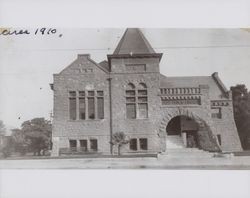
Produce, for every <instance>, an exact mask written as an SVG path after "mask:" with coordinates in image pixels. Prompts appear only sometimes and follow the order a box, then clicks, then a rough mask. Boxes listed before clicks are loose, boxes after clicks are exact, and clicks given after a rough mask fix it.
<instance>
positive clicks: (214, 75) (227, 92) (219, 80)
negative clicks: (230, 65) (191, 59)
mask: <svg viewBox="0 0 250 198" xmlns="http://www.w3.org/2000/svg"><path fill="white" fill-rule="evenodd" d="M212 77H213V79H214V81H215V82H216V83H217V85H218V86H219V88H220V89H221V90H222V91H223V92H224V94H225V95H226V96H227V97H228V96H229V91H228V90H227V88H226V86H225V85H224V84H223V82H222V81H221V79H220V78H219V75H218V72H214V73H213V74H212Z"/></svg>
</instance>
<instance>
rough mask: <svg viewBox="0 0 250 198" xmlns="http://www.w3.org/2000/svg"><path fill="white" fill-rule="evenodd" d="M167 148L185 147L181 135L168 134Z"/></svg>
mask: <svg viewBox="0 0 250 198" xmlns="http://www.w3.org/2000/svg"><path fill="white" fill-rule="evenodd" d="M166 148H185V145H184V143H183V140H182V138H181V137H180V136H168V137H167V139H166Z"/></svg>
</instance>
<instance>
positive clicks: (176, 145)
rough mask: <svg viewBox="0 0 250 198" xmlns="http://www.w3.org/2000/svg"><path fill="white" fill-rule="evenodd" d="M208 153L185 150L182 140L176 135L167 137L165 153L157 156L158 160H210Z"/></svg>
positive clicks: (190, 149) (193, 149) (198, 150)
mask: <svg viewBox="0 0 250 198" xmlns="http://www.w3.org/2000/svg"><path fill="white" fill-rule="evenodd" d="M213 156H214V153H210V152H207V151H204V150H201V149H198V148H186V146H185V145H184V143H183V139H182V137H181V136H178V135H171V136H167V138H166V151H165V152H163V153H161V154H159V156H158V157H159V158H212V157H213Z"/></svg>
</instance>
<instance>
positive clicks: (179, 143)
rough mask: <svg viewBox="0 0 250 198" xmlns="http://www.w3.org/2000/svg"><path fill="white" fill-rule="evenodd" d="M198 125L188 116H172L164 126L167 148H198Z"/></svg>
mask: <svg viewBox="0 0 250 198" xmlns="http://www.w3.org/2000/svg"><path fill="white" fill-rule="evenodd" d="M198 130H199V125H198V124H197V122H196V121H195V120H194V119H192V118H190V117H188V116H182V115H181V116H176V117H174V118H172V119H171V120H170V121H169V123H168V124H167V127H166V133H167V136H166V141H167V142H166V146H167V147H168V148H185V147H186V148H200V146H199V141H198Z"/></svg>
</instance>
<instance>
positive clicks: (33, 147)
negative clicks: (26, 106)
mask: <svg viewBox="0 0 250 198" xmlns="http://www.w3.org/2000/svg"><path fill="white" fill-rule="evenodd" d="M21 131H22V134H23V135H24V139H25V141H24V142H25V143H27V144H28V147H29V150H30V151H32V152H33V153H34V155H41V151H45V150H48V149H50V145H51V134H52V126H51V122H50V121H48V120H45V119H44V118H34V119H32V120H28V121H25V122H24V123H23V124H22V126H21ZM43 155H44V152H43Z"/></svg>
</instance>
